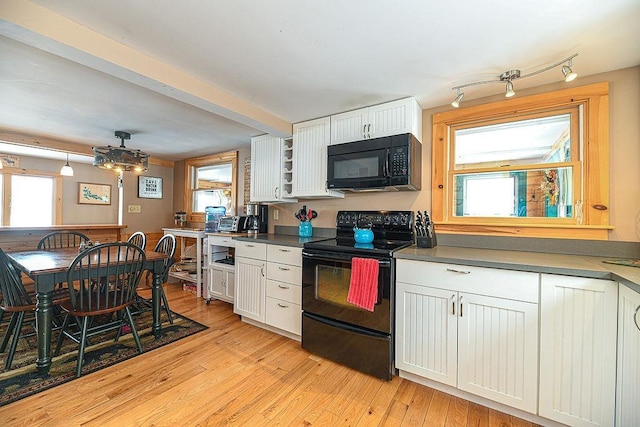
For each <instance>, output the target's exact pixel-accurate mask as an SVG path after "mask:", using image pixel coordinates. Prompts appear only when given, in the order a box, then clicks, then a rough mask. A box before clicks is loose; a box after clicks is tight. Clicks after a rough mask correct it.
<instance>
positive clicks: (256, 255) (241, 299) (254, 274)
mask: <svg viewBox="0 0 640 427" xmlns="http://www.w3.org/2000/svg"><path fill="white" fill-rule="evenodd" d="M266 246H267V245H266V244H264V243H249V242H244V241H241V242H237V243H236V253H235V265H236V272H235V279H236V281H235V283H236V286H235V300H234V303H233V312H234V313H236V314H238V315H240V316H243V317H246V318H248V319H253V320H256V321H258V322H264V320H265V294H266V286H267V277H266V264H267V248H266Z"/></svg>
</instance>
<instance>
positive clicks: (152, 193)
mask: <svg viewBox="0 0 640 427" xmlns="http://www.w3.org/2000/svg"><path fill="white" fill-rule="evenodd" d="M138 197H139V198H141V199H162V178H159V177H155V176H139V177H138Z"/></svg>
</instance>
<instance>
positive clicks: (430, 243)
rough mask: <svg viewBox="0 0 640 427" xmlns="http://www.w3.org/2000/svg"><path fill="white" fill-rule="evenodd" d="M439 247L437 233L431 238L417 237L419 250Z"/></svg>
mask: <svg viewBox="0 0 640 427" xmlns="http://www.w3.org/2000/svg"><path fill="white" fill-rule="evenodd" d="M437 245H438V241H437V239H436V232H435V231H434V232H433V233H432V234H431V237H429V236H416V246H418V247H419V248H435V247H436V246H437Z"/></svg>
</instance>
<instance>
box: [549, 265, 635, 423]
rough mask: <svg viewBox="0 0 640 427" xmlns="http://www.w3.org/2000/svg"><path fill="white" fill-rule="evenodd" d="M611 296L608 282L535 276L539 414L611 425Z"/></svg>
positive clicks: (613, 311) (613, 335)
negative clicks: (537, 278)
mask: <svg viewBox="0 0 640 427" xmlns="http://www.w3.org/2000/svg"><path fill="white" fill-rule="evenodd" d="M617 294H618V284H617V283H616V282H612V281H610V280H598V279H589V278H582V277H569V276H559V275H551V274H542V275H541V300H540V313H541V314H540V397H539V401H540V405H539V415H541V416H543V417H545V418H549V419H551V420H554V421H558V422H561V423H564V424H567V425H571V426H612V425H614V413H615V392H616V383H615V381H616V337H617V333H616V331H617V329H616V321H617V303H618V295H617ZM636 405H637V403H636Z"/></svg>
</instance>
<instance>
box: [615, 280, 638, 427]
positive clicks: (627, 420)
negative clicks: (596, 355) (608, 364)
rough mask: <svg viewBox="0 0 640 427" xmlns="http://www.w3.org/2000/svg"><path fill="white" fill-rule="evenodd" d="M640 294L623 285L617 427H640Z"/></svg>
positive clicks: (619, 304) (621, 293) (621, 292)
mask: <svg viewBox="0 0 640 427" xmlns="http://www.w3.org/2000/svg"><path fill="white" fill-rule="evenodd" d="M638 325H640V294H639V293H637V292H634V291H633V290H631V289H629V288H627V287H626V286H624V285H620V293H619V302H618V385H617V399H616V401H617V403H616V425H617V426H620V427H631V426H640V329H639V328H640V326H638Z"/></svg>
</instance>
